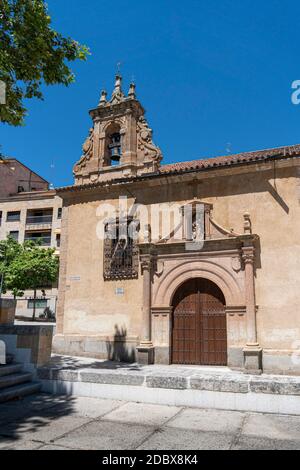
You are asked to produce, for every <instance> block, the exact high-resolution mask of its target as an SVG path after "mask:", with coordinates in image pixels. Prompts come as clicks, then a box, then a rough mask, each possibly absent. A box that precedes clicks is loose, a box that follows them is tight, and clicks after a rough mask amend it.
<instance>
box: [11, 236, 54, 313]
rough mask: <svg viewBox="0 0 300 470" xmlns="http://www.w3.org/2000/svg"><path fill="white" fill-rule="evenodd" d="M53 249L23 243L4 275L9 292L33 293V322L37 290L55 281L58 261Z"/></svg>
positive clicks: (32, 243)
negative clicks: (28, 290) (29, 291)
mask: <svg viewBox="0 0 300 470" xmlns="http://www.w3.org/2000/svg"><path fill="white" fill-rule="evenodd" d="M54 251H55V250H54V249H52V248H41V247H40V246H39V244H38V243H35V242H31V241H30V242H25V243H24V244H23V245H22V250H21V251H20V253H19V255H18V256H16V257H15V258H14V259H13V260H12V262H11V263H10V265H9V269H8V270H7V274H6V279H7V281H6V283H7V287H8V288H9V289H10V290H13V289H15V290H17V291H24V290H27V289H30V290H33V292H34V296H33V297H34V301H33V303H34V306H33V314H32V320H35V314H36V297H37V290H38V289H41V288H43V287H46V286H48V285H51V284H52V283H54V282H56V281H57V278H58V269H59V261H58V258H57V256H55V255H54Z"/></svg>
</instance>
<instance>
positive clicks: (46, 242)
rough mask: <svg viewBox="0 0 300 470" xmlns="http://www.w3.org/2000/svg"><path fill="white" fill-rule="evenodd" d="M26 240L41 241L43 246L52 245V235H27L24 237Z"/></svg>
mask: <svg viewBox="0 0 300 470" xmlns="http://www.w3.org/2000/svg"><path fill="white" fill-rule="evenodd" d="M24 241H25V242H28V241H31V242H39V243H41V246H51V237H50V236H46V237H43V236H41V237H30V236H25V238H24Z"/></svg>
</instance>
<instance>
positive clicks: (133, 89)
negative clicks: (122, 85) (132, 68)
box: [128, 83, 136, 100]
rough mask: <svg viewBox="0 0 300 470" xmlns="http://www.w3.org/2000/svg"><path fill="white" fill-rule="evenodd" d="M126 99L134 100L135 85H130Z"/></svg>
mask: <svg viewBox="0 0 300 470" xmlns="http://www.w3.org/2000/svg"><path fill="white" fill-rule="evenodd" d="M128 98H131V99H133V100H134V99H135V98H136V93H135V84H134V83H130V87H129V91H128Z"/></svg>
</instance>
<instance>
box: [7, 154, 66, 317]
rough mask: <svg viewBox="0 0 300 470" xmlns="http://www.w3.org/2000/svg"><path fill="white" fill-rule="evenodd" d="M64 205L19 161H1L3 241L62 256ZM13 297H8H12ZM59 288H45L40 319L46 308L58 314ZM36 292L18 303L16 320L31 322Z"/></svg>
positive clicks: (38, 304)
mask: <svg viewBox="0 0 300 470" xmlns="http://www.w3.org/2000/svg"><path fill="white" fill-rule="evenodd" d="M61 215H62V202H61V199H60V198H59V197H58V196H57V195H56V192H55V190H52V189H49V183H48V182H47V181H46V180H45V179H43V178H42V177H41V176H39V175H38V174H36V173H35V172H33V171H32V170H30V169H29V168H27V167H26V166H25V165H24V164H23V163H21V162H19V161H18V160H16V159H11V158H9V159H1V160H0V240H5V239H6V237H7V236H8V235H10V236H12V237H14V238H15V239H16V240H17V241H18V242H20V243H23V242H24V241H26V240H37V239H39V240H41V243H42V246H44V247H52V248H55V250H56V251H55V253H56V255H57V256H58V255H59V247H60V226H61ZM8 295H9V294H6V296H8ZM56 300H57V286H45V287H44V288H43V289H41V290H40V292H39V293H38V299H37V301H36V307H37V316H39V314H41V313H43V311H44V310H45V308H46V307H49V308H50V309H51V310H52V311H55V310H56ZM33 306H34V302H33V292H31V291H26V292H25V293H24V297H23V298H20V299H18V302H17V312H16V316H17V317H19V318H22V317H25V318H30V317H31V316H32V310H33Z"/></svg>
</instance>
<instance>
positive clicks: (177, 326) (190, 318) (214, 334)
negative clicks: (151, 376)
mask: <svg viewBox="0 0 300 470" xmlns="http://www.w3.org/2000/svg"><path fill="white" fill-rule="evenodd" d="M173 306H174V312H173V328H172V362H173V363H174V364H201V365H226V364H227V331H226V313H225V299H224V296H223V294H222V292H221V290H220V289H219V288H218V287H217V286H216V285H215V284H213V283H212V282H211V281H208V280H206V279H192V280H190V281H188V282H186V283H184V284H183V285H182V286H181V287H180V288H179V290H178V291H177V293H176V294H175V297H174V302H173Z"/></svg>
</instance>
